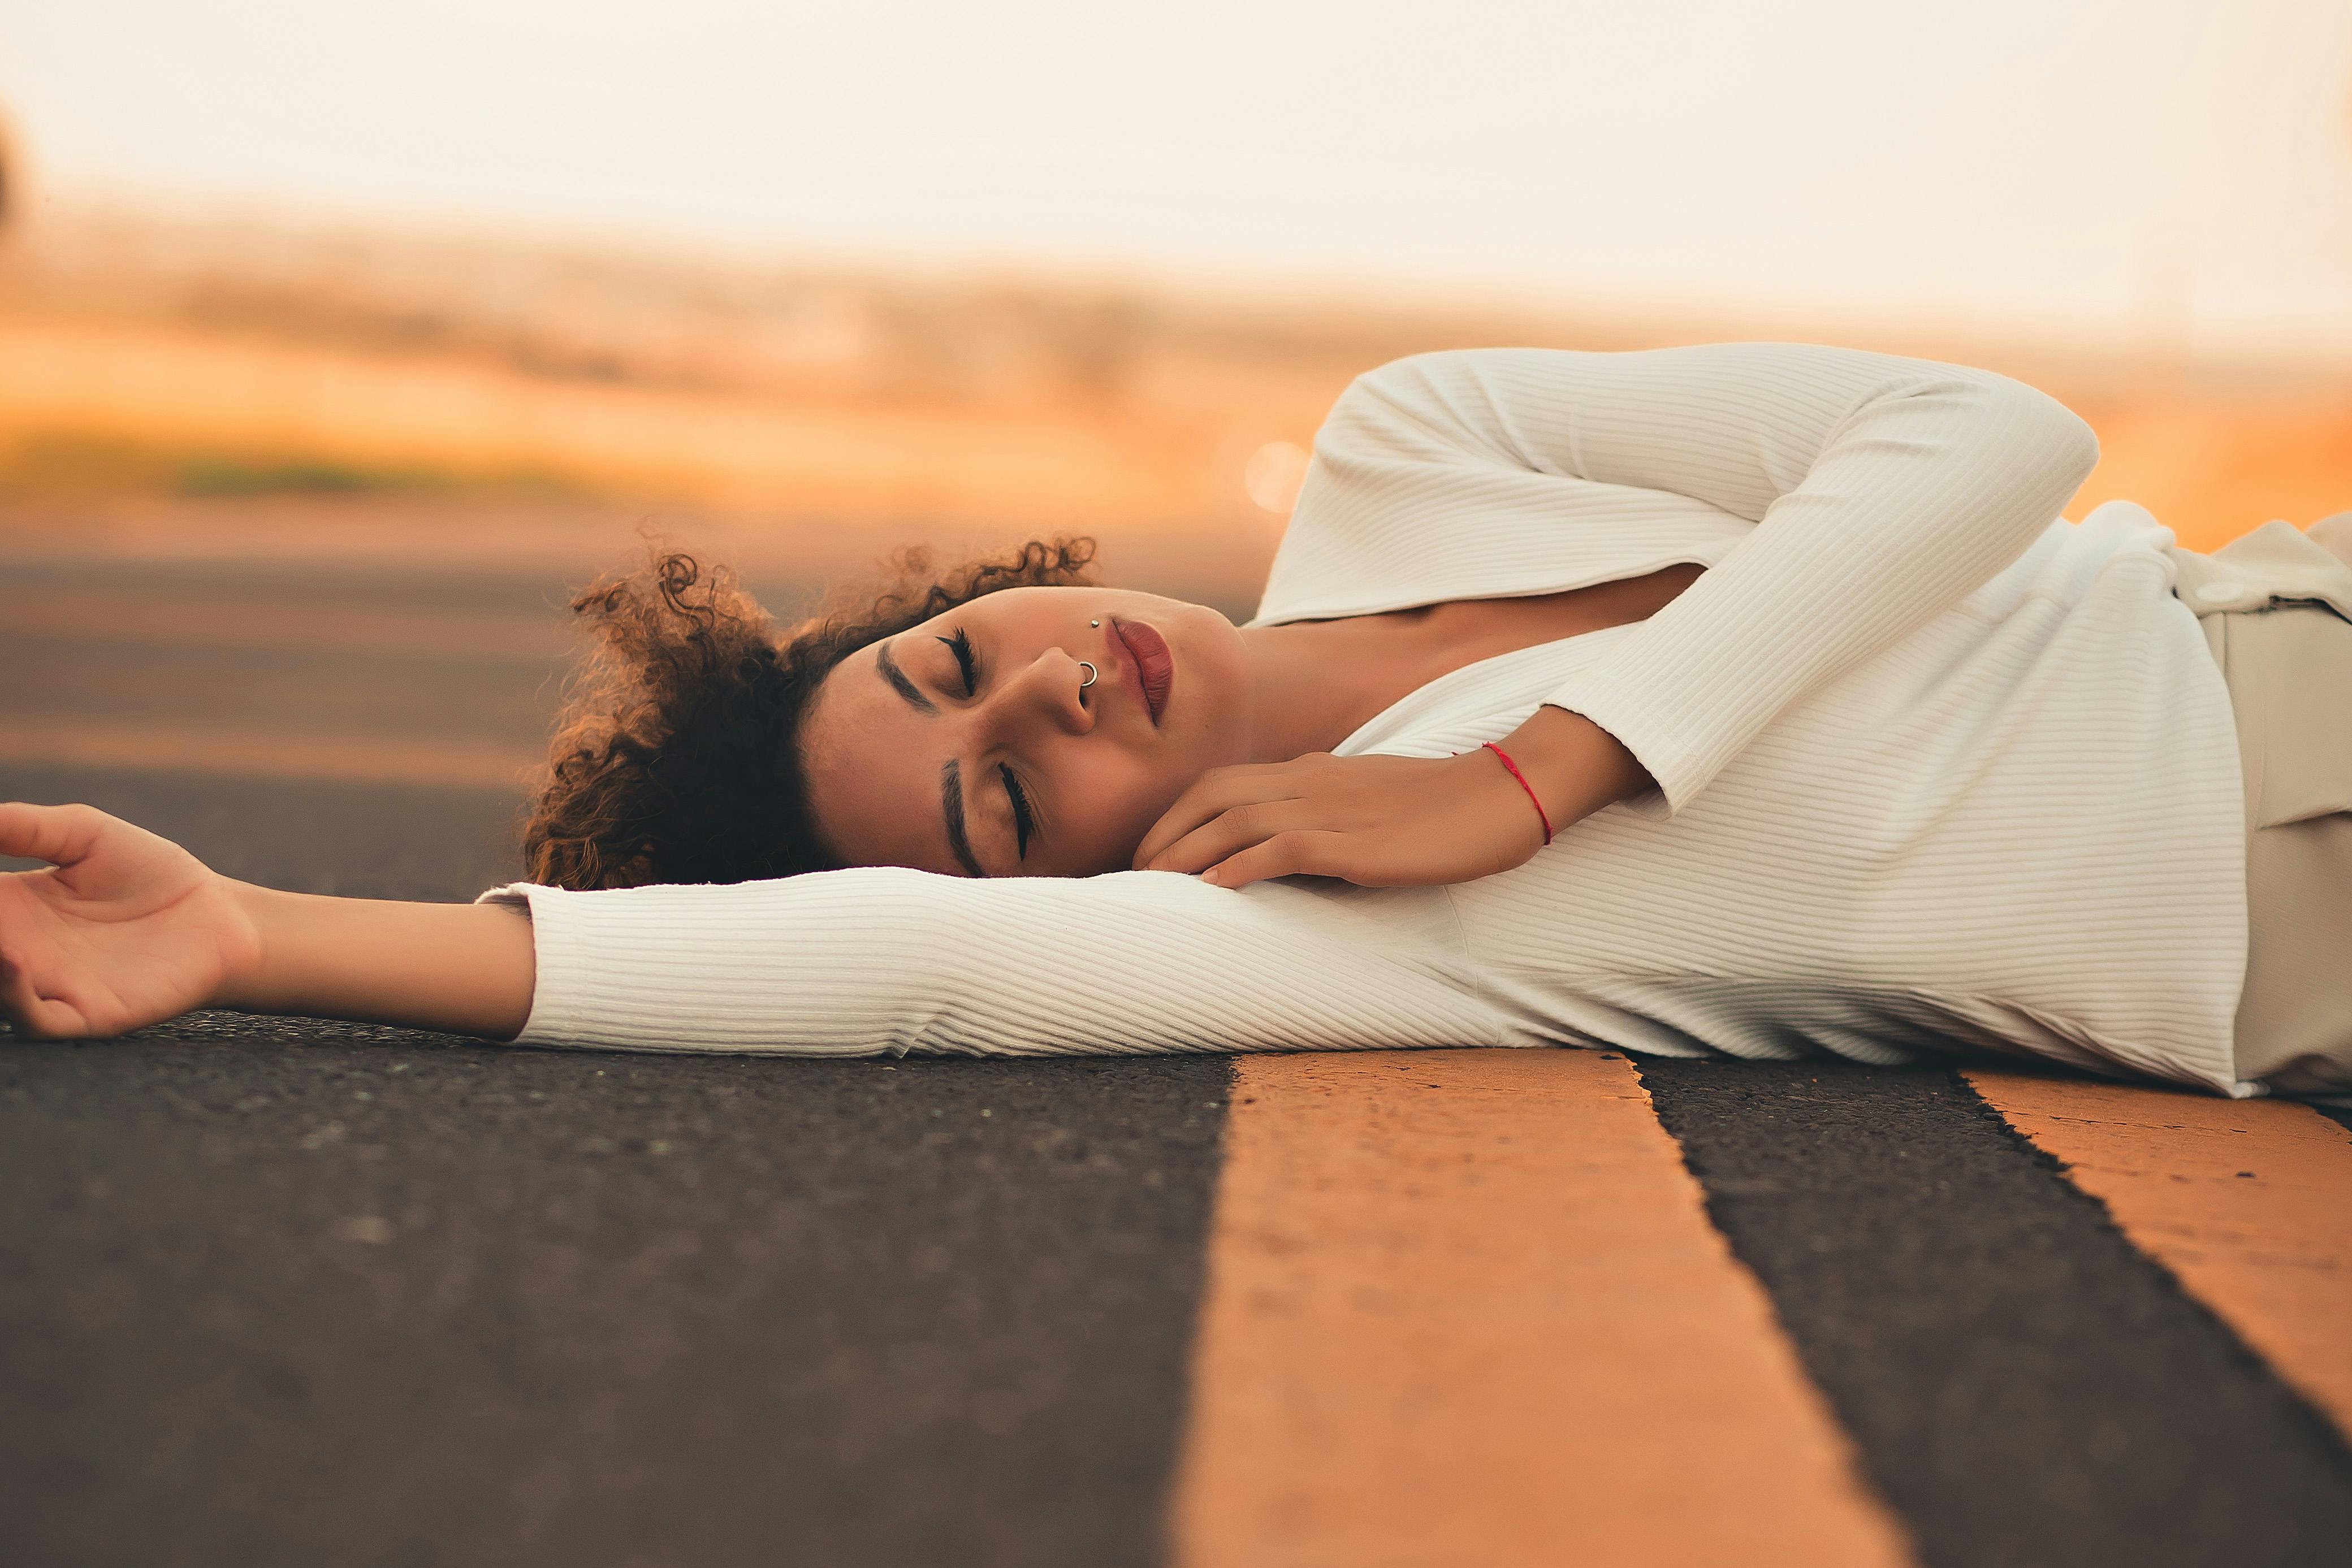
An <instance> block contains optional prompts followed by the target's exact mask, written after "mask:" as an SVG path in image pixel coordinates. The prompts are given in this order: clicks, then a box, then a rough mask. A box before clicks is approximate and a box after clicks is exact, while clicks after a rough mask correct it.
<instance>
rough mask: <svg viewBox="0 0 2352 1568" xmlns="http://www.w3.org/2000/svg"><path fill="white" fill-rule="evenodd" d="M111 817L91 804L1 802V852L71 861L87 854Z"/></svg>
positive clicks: (52, 861)
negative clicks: (54, 804)
mask: <svg viewBox="0 0 2352 1568" xmlns="http://www.w3.org/2000/svg"><path fill="white" fill-rule="evenodd" d="M109 820H110V819H109V818H108V817H107V815H106V813H105V812H103V811H101V810H98V809H97V808H96V807H94V806H34V805H28V804H26V802H25V801H22V800H10V801H7V802H5V804H0V855H14V856H16V857H18V858H20V859H25V860H37V861H47V862H49V863H50V864H51V865H71V864H73V863H74V862H76V861H79V860H82V859H84V858H86V857H87V856H88V855H89V852H90V851H91V849H93V848H94V847H95V846H96V845H97V843H98V835H99V833H100V831H101V830H102V829H103V828H104V827H105V825H106V823H107V822H108V821H109Z"/></svg>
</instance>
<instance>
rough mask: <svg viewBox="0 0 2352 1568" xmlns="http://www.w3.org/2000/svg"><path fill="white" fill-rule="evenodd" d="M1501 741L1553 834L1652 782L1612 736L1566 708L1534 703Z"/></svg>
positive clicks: (1650, 784) (1643, 769)
mask: <svg viewBox="0 0 2352 1568" xmlns="http://www.w3.org/2000/svg"><path fill="white" fill-rule="evenodd" d="M1501 745H1502V747H1503V749H1504V750H1506V751H1507V752H1509V753H1510V755H1511V760H1512V761H1514V762H1516V763H1517V764H1518V768H1519V772H1520V774H1521V775H1522V776H1523V777H1524V778H1525V779H1527V782H1528V789H1529V790H1530V791H1531V792H1532V793H1533V794H1534V796H1535V798H1536V799H1537V800H1538V801H1540V802H1541V803H1542V806H1543V812H1544V815H1545V816H1546V817H1548V818H1549V819H1550V821H1551V827H1552V831H1553V832H1555V833H1559V832H1562V831H1566V830H1567V828H1568V826H1569V824H1570V823H1571V822H1576V821H1581V820H1582V819H1584V818H1586V817H1589V816H1591V814H1592V813H1593V812H1595V811H1598V810H1601V808H1602V807H1604V806H1611V805H1614V804H1615V803H1616V802H1618V801H1620V800H1624V799H1626V798H1627V797H1628V796H1632V795H1638V794H1640V793H1641V792H1642V791H1643V790H1644V789H1650V788H1651V787H1652V786H1653V785H1654V783H1655V780H1654V779H1652V778H1651V777H1650V772H1649V769H1647V768H1643V766H1642V764H1641V761H1640V759H1639V758H1636V757H1634V755H1633V753H1632V752H1631V751H1629V750H1627V749H1626V748H1625V747H1624V745H1623V744H1622V742H1620V741H1619V740H1618V738H1617V737H1615V736H1613V735H1612V734H1610V733H1609V732H1608V731H1607V730H1605V729H1603V728H1601V727H1600V726H1599V725H1597V724H1595V723H1593V722H1592V721H1591V719H1589V718H1587V717H1585V716H1583V715H1582V714H1580V713H1570V711H1569V710H1568V709H1566V708H1559V707H1552V706H1549V705H1547V706H1543V707H1539V708H1538V709H1537V710H1536V711H1535V714H1534V716H1531V717H1530V718H1529V719H1528V721H1527V722H1526V723H1525V724H1523V725H1521V726H1519V727H1518V728H1517V729H1515V730H1513V731H1512V732H1511V733H1510V734H1509V735H1508V736H1507V737H1505V738H1504V739H1503V741H1502V742H1501Z"/></svg>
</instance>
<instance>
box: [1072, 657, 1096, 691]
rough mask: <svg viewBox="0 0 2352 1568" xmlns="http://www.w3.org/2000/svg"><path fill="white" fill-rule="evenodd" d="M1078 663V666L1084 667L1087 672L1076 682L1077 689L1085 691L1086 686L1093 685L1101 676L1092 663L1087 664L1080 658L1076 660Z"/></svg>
mask: <svg viewBox="0 0 2352 1568" xmlns="http://www.w3.org/2000/svg"><path fill="white" fill-rule="evenodd" d="M1078 664H1079V667H1080V668H1082V669H1084V670H1085V671H1086V673H1087V678H1086V679H1085V680H1083V681H1080V682H1079V683H1078V690H1080V691H1085V690H1086V689H1087V687H1088V686H1090V685H1094V684H1095V682H1096V681H1097V680H1098V679H1099V678H1101V675H1102V672H1101V671H1099V670H1097V669H1096V668H1095V667H1094V666H1093V665H1092V664H1087V662H1086V661H1085V660H1084V659H1080V660H1079V661H1078Z"/></svg>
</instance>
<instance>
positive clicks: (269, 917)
mask: <svg viewBox="0 0 2352 1568" xmlns="http://www.w3.org/2000/svg"><path fill="white" fill-rule="evenodd" d="M230 888H231V892H232V894H233V896H234V897H235V899H236V903H237V904H238V905H239V907H240V908H242V909H243V910H244V912H245V914H246V915H247V918H249V919H250V920H251V921H252V922H253V925H254V928H255V930H256V932H257V934H258V935H259V937H260V944H259V949H258V954H257V956H256V957H255V958H254V959H253V960H252V961H251V962H250V963H249V964H248V965H247V966H244V967H241V968H240V969H239V970H238V971H237V972H235V973H232V974H231V975H229V976H228V977H226V979H225V980H224V981H223V982H222V984H221V987H220V988H219V989H218V990H217V991H216V992H215V994H214V996H213V998H212V1001H213V1002H214V1004H215V1005H216V1006H219V1007H225V1008H234V1009H239V1010H241V1011H245V1012H257V1013H294V1014H300V1015H303V1016H305V1017H310V1018H334V1019H356V1020H362V1021H365V1022H370V1023H394V1024H408V1025H412V1026H414V1027H416V1028H420V1029H437V1030H451V1031H453V1032H456V1033H459V1034H474V1035H482V1036H486V1037H488V1038H489V1039H493V1040H511V1039H513V1038H514V1037H515V1036H516V1035H518V1034H520V1032H521V1031H522V1026H523V1023H524V1020H525V1019H528V1018H529V1017H530V1004H531V992H532V987H533V983H534V978H535V967H536V964H535V960H534V957H533V954H532V948H531V928H530V917H529V916H528V915H525V914H524V913H523V912H522V911H521V910H520V909H516V908H513V907H509V906H505V905H499V904H402V903H395V902H392V901H390V900H381V899H366V898H323V897H319V896H315V895H312V894H299V893H280V892H278V891H277V890H275V889H271V888H266V887H256V886H254V885H253V884H251V883H230Z"/></svg>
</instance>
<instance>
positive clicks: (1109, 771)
mask: <svg viewBox="0 0 2352 1568" xmlns="http://www.w3.org/2000/svg"><path fill="white" fill-rule="evenodd" d="M1198 776H1199V775H1198V773H1197V771H1192V770H1180V771H1178V772H1176V773H1173V774H1171V773H1168V772H1161V771H1157V770H1154V769H1152V768H1150V767H1148V766H1144V765H1142V764H1140V763H1139V762H1137V761H1136V760H1134V759H1132V758H1089V759H1088V760H1087V762H1086V763H1085V764H1084V765H1082V766H1077V767H1074V768H1072V769H1071V771H1070V772H1069V774H1068V775H1067V779H1068V782H1069V788H1068V791H1067V798H1068V800H1069V804H1068V805H1067V806H1066V807H1065V808H1064V810H1063V820H1064V821H1065V823H1066V826H1067V828H1068V830H1069V837H1070V841H1071V848H1072V850H1073V851H1074V852H1076V854H1078V855H1079V856H1080V857H1081V858H1083V859H1084V860H1086V861H1087V863H1088V864H1090V865H1100V866H1104V867H1107V868H1108V869H1111V870H1116V871H1124V870H1126V869H1127V862H1128V860H1129V858H1130V857H1131V856H1132V855H1133V854H1134V852H1135V846H1136V845H1138V844H1139V843H1141V842H1142V841H1143V835H1144V834H1145V833H1147V832H1149V831H1150V829H1151V825H1152V823H1154V822H1156V821H1159V820H1160V816H1161V814H1162V813H1163V812H1165V811H1166V810H1168V808H1169V807H1170V806H1172V805H1174V804H1175V802H1176V797H1177V796H1179V795H1181V794H1182V793H1183V792H1184V786H1185V785H1186V784H1188V783H1190V782H1191V781H1192V779H1194V778H1197V777H1198Z"/></svg>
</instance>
